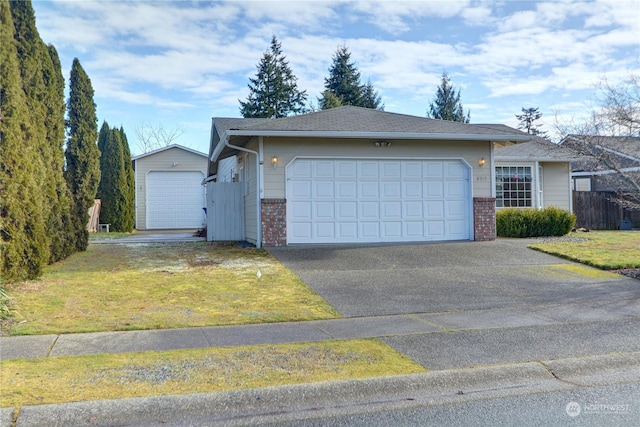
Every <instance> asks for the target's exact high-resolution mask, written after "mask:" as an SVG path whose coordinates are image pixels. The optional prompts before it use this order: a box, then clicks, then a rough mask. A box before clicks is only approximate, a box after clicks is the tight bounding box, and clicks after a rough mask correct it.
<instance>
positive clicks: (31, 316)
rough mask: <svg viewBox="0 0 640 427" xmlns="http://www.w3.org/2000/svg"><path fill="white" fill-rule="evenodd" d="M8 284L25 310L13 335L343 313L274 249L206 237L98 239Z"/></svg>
mask: <svg viewBox="0 0 640 427" xmlns="http://www.w3.org/2000/svg"><path fill="white" fill-rule="evenodd" d="M258 272H260V277H258ZM5 288H6V292H7V294H8V295H9V296H10V297H11V298H12V299H11V308H12V309H13V310H14V311H15V312H16V313H19V315H16V316H15V317H14V319H13V321H12V322H9V323H7V322H3V323H2V325H3V333H4V334H11V335H25V334H26V335H28V334H49V333H55V334H59V333H73V332H97V331H117V330H133V329H167V328H180V327H193V326H215V325H234V324H247V323H266V322H283V321H302V320H316V319H329V318H337V317H339V314H338V313H337V312H336V311H335V310H334V309H333V308H332V307H331V306H329V305H328V304H327V303H326V302H325V301H324V300H323V299H322V298H320V297H319V296H318V295H316V294H315V293H314V292H312V291H311V289H309V288H308V287H307V286H306V285H305V284H304V283H303V282H302V281H301V280H300V279H299V278H298V277H297V276H296V275H295V274H294V273H293V272H291V271H290V270H288V269H286V268H285V267H284V266H283V265H282V264H281V263H280V262H278V261H277V260H276V259H275V258H274V257H272V256H271V255H270V254H269V253H268V252H267V251H265V250H261V249H252V248H247V249H238V248H228V247H227V248H224V247H223V248H221V247H220V246H216V245H214V244H210V243H204V242H196V243H175V244H173V243H172V244H125V245H90V246H89V249H88V250H87V251H86V252H82V253H78V254H75V255H73V256H71V257H69V258H67V259H66V260H64V261H62V262H59V263H57V264H54V265H51V266H49V267H47V268H46V269H45V272H44V274H43V276H42V278H41V279H39V280H35V281H29V282H22V283H16V284H8V285H6V286H5Z"/></svg>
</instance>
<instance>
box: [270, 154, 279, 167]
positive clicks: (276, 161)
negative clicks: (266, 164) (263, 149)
mask: <svg viewBox="0 0 640 427" xmlns="http://www.w3.org/2000/svg"><path fill="white" fill-rule="evenodd" d="M271 166H273V168H274V169H275V168H277V167H278V158H277V157H276V156H273V157H272V158H271Z"/></svg>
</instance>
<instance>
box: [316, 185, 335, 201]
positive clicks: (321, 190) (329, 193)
mask: <svg viewBox="0 0 640 427" xmlns="http://www.w3.org/2000/svg"><path fill="white" fill-rule="evenodd" d="M334 189H335V184H334V182H333V181H314V183H313V198H314V199H331V200H333V199H334V197H335V193H334Z"/></svg>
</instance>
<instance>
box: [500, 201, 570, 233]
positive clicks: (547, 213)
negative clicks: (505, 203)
mask: <svg viewBox="0 0 640 427" xmlns="http://www.w3.org/2000/svg"><path fill="white" fill-rule="evenodd" d="M575 224H576V216H575V215H573V214H572V213H571V212H569V211H566V210H563V209H559V208H556V207H549V208H545V209H540V210H538V209H521V208H520V209H518V208H506V209H501V210H499V211H498V213H497V214H496V232H497V234H498V236H501V237H543V236H564V235H565V234H567V233H569V232H570V231H571V229H572V228H573V227H574V226H575Z"/></svg>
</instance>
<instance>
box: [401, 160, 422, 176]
mask: <svg viewBox="0 0 640 427" xmlns="http://www.w3.org/2000/svg"><path fill="white" fill-rule="evenodd" d="M402 178H403V179H413V180H421V179H422V162H411V161H405V162H403V163H402Z"/></svg>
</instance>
